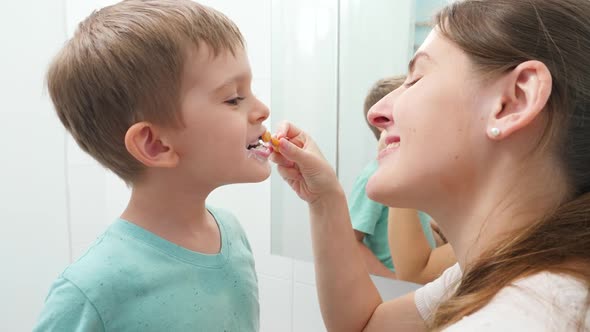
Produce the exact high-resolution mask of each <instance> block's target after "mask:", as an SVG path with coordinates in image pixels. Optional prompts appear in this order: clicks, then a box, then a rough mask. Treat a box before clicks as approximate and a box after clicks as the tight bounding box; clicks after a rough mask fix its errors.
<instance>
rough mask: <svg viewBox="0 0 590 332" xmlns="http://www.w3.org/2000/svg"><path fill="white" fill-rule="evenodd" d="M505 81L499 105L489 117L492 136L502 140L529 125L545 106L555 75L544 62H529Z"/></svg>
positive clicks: (524, 63)
mask: <svg viewBox="0 0 590 332" xmlns="http://www.w3.org/2000/svg"><path fill="white" fill-rule="evenodd" d="M503 80H504V83H503V84H504V88H503V93H502V97H501V99H500V102H499V103H498V105H497V108H496V109H495V110H494V111H493V112H492V113H491V115H490V118H489V119H488V128H487V129H488V136H489V137H490V138H491V139H494V140H501V139H504V138H506V137H508V136H510V135H512V134H513V133H515V132H518V131H519V130H521V129H523V128H526V127H527V126H528V125H529V124H530V123H532V122H533V120H534V119H536V118H537V116H538V115H539V114H541V111H542V110H543V109H545V106H546V105H547V101H548V100H549V97H550V96H551V90H552V78H551V73H550V72H549V69H548V68H547V66H545V64H543V63H542V62H540V61H526V62H523V63H521V64H520V65H518V66H517V67H516V68H514V69H513V70H512V71H511V72H510V73H509V74H508V75H507V76H506V77H504V78H503Z"/></svg>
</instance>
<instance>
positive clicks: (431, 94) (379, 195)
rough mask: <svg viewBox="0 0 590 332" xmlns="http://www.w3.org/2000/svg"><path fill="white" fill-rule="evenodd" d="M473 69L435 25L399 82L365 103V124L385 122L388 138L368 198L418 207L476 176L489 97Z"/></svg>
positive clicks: (454, 191)
mask: <svg viewBox="0 0 590 332" xmlns="http://www.w3.org/2000/svg"><path fill="white" fill-rule="evenodd" d="M473 69H474V67H473V66H472V64H471V63H470V61H469V59H468V58H467V55H466V54H465V53H464V52H462V51H461V50H460V49H459V48H458V47H457V46H455V45H454V44H452V43H451V42H449V41H448V40H446V39H445V38H443V37H442V36H441V35H440V34H439V33H438V32H437V31H436V30H433V32H432V33H431V34H430V35H429V36H428V38H427V39H426V41H425V42H424V44H423V45H422V46H421V47H420V49H419V50H418V51H417V53H416V55H415V56H414V58H413V59H412V61H411V62H410V65H409V73H408V77H407V80H406V82H405V83H404V85H403V86H402V87H400V88H399V89H397V90H395V91H393V92H391V93H390V94H389V95H387V96H386V97H385V98H383V99H382V100H381V101H379V102H378V103H377V104H375V105H374V106H373V107H372V108H371V110H370V111H369V114H368V119H369V121H370V122H371V124H373V125H374V126H377V127H380V128H382V129H384V130H385V133H384V135H385V138H384V140H385V142H384V143H385V144H386V148H385V149H384V150H382V151H381V153H380V154H379V156H378V159H379V169H378V170H377V172H376V173H375V174H374V175H373V177H371V179H370V180H369V182H368V184H367V194H368V195H369V197H370V198H372V199H374V200H376V201H379V202H382V203H384V204H387V205H390V206H399V207H412V208H420V207H421V204H423V203H426V202H427V201H428V200H429V199H437V198H440V197H444V196H441V195H452V194H457V193H460V192H461V191H462V190H466V189H467V188H468V187H469V185H470V184H471V183H472V182H474V181H475V177H476V176H477V174H476V172H475V170H476V169H477V167H476V165H477V160H479V159H480V157H479V156H478V155H479V152H478V145H480V144H483V143H484V142H485V140H486V123H485V119H486V118H487V116H486V114H487V113H486V112H489V111H491V109H488V108H490V105H491V98H489V99H490V100H488V98H486V97H485V93H484V92H485V91H484V90H483V86H482V85H481V83H479V81H478V80H477V76H476V74H475V73H474V70H473ZM480 146H481V145H480Z"/></svg>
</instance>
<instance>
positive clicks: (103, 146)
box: [47, 0, 244, 183]
mask: <svg viewBox="0 0 590 332" xmlns="http://www.w3.org/2000/svg"><path fill="white" fill-rule="evenodd" d="M203 45H206V46H208V47H209V48H210V50H211V52H212V54H213V55H214V56H217V55H218V54H220V53H221V52H224V51H229V52H231V53H232V54H234V55H235V52H236V51H237V50H239V49H240V48H242V49H243V48H244V41H243V37H242V34H241V33H240V31H239V29H238V28H237V26H236V25H235V24H234V23H233V22H232V21H231V20H230V19H228V18H227V17H226V16H224V15H223V14H222V13H220V12H218V11H216V10H214V9H212V8H209V7H206V6H203V5H200V4H198V3H195V2H193V1H191V0H145V1H141V0H126V1H122V2H120V3H117V4H115V5H113V6H109V7H105V8H103V9H101V10H99V11H95V12H94V13H92V14H91V15H90V16H89V17H88V18H86V19H85V20H84V21H83V22H82V23H80V25H79V26H78V29H77V31H76V32H75V34H74V36H73V37H72V38H71V39H70V40H69V41H68V42H67V43H66V45H65V46H64V47H63V48H62V50H61V51H60V52H59V53H58V54H57V56H56V57H55V59H54V60H53V62H52V63H51V65H50V67H49V70H48V73H47V85H48V89H49V94H50V96H51V99H52V101H53V104H54V106H55V110H56V112H57V114H58V116H59V119H60V120H61V122H62V123H63V125H64V126H65V128H66V129H67V130H68V131H69V132H70V133H71V135H72V136H73V138H74V139H75V140H76V142H77V143H78V145H79V146H80V147H81V148H82V149H83V150H84V151H86V152H87V153H89V154H90V155H91V156H92V157H94V158H95V159H96V160H97V161H98V162H100V163H101V164H102V165H103V166H104V167H106V168H108V169H110V170H111V171H113V172H114V173H116V174H117V175H118V176H119V177H121V178H122V179H123V180H125V181H126V182H127V183H132V182H133V181H134V180H135V179H136V178H137V177H138V176H139V175H140V174H141V172H142V171H143V169H144V166H143V165H142V164H141V163H140V162H139V161H137V160H136V159H135V158H133V157H132V156H131V155H130V154H129V153H128V151H127V149H126V147H125V142H124V139H125V134H126V132H127V130H128V129H129V127H130V126H132V125H133V124H134V123H137V122H139V121H149V122H152V123H157V124H161V125H166V126H168V125H169V126H180V125H181V124H182V119H181V118H180V116H179V105H180V85H181V77H182V72H183V68H184V65H185V62H186V58H187V54H188V51H189V50H190V48H191V47H194V48H199V47H202V46H203Z"/></svg>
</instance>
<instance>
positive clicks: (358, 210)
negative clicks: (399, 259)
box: [348, 160, 436, 271]
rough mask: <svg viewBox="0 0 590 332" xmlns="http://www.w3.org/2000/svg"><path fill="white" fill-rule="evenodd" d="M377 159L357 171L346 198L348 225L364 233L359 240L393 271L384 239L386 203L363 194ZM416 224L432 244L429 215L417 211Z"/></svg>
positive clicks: (387, 210)
mask: <svg viewBox="0 0 590 332" xmlns="http://www.w3.org/2000/svg"><path fill="white" fill-rule="evenodd" d="M378 166H379V165H378V163H377V160H373V161H371V162H370V163H369V164H368V165H367V166H366V167H365V168H364V169H363V170H362V172H361V173H360V174H359V176H358V177H357V179H356V182H355V183H354V186H353V188H352V192H351V194H350V197H349V200H348V201H349V203H348V205H349V207H350V208H349V209H350V219H351V221H352V227H353V228H354V229H356V230H357V231H359V232H363V233H365V234H366V235H365V238H364V240H363V242H364V243H365V245H366V246H367V247H368V248H369V249H370V250H371V251H372V252H373V253H374V254H375V256H376V257H377V258H378V259H379V260H380V261H381V262H382V263H383V265H385V266H386V267H388V268H389V269H390V270H391V271H395V267H394V265H395V263H394V262H393V261H392V259H391V251H390V249H389V242H388V240H387V216H388V214H389V209H388V207H387V206H385V205H383V204H380V203H377V202H375V201H372V200H371V199H369V197H367V192H366V190H365V187H366V186H367V182H368V181H369V178H370V177H371V175H373V173H375V171H376V170H377V167H378ZM418 215H419V216H420V224H421V226H422V230H423V231H424V235H425V236H426V239H427V240H428V243H429V244H430V246H431V247H432V248H434V247H435V245H436V244H435V242H434V236H433V235H432V229H431V227H430V219H431V218H430V216H428V215H427V214H426V213H423V212H418Z"/></svg>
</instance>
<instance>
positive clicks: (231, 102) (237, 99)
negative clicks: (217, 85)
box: [224, 97, 246, 106]
mask: <svg viewBox="0 0 590 332" xmlns="http://www.w3.org/2000/svg"><path fill="white" fill-rule="evenodd" d="M244 99H246V98H245V97H235V98H232V99H228V100H226V101H224V103H226V104H228V105H231V106H238V105H239V104H240V102H241V101H242V100H244Z"/></svg>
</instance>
